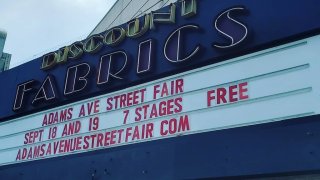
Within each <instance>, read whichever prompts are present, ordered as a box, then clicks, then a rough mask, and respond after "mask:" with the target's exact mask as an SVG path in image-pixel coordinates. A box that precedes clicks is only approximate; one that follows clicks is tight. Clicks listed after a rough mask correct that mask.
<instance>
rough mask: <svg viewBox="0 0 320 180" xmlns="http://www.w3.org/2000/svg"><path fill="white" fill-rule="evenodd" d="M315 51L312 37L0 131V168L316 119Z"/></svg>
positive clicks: (7, 124) (1, 126) (21, 121)
mask: <svg viewBox="0 0 320 180" xmlns="http://www.w3.org/2000/svg"><path fill="white" fill-rule="evenodd" d="M319 44H320V41H319V37H314V38H311V39H308V40H304V41H299V42H295V43H292V44H289V45H286V46H282V47H277V48H274V49H269V50H266V51H262V52H258V53H255V54H250V55H248V56H245V57H240V58H236V59H232V60H229V61H226V62H223V63H219V64H216V65H211V66H207V67H204V68H200V69H197V70H193V71H187V72H185V73H181V74H177V75H174V76H169V77H167V78H162V79H159V80H156V81H152V82H148V83H146V84H141V85H139V86H134V87H130V88H127V89H123V90H120V91H117V92H113V93H109V94H106V95H102V96H98V97H93V98H90V99H87V100H84V101H80V102H76V103H71V104H68V105H65V106H62V107H57V108H54V109H50V110H47V111H44V112H39V113H37V114H33V115H29V116H26V117H21V118H18V119H15V120H13V121H10V122H4V123H1V124H0V137H1V138H0V144H1V147H0V164H1V165H4V164H12V163H20V162H25V161H33V160H39V159H44V158H51V157H57V156H62V155H69V154H74V153H82V152H88V151H92V150H97V149H102V148H111V147H117V146H123V145H128V144H132V143H139V142H145V141H151V140H159V139H164V138H171V137H177V136H181V135H188V134H195V133H201V132H207V131H213V130H220V129H225V128H233V127H239V126H247V125H252V124H257V123H266V122H270V121H279V120H285V119H290V118H293V117H300V116H308V115H312V114H315V113H320V111H319V107H320V106H319V103H318V102H317V101H316V96H317V95H319V92H318V91H317V92H314V91H313V89H318V88H319V87H320V86H319V85H318V84H316V83H314V81H312V80H311V79H312V78H311V77H313V76H314V75H315V73H316V72H317V71H311V70H312V69H319V68H320V63H318V61H317V57H318V55H319V54H315V53H314V52H315V51H314V50H315V48H317V47H318V45H319ZM305 59H308V61H306V60H305ZM260 64H263V66H260ZM247 67H253V69H252V70H251V71H244V70H245V69H246V68H247ZM230 71H232V72H233V73H228V72H230ZM208 77H210V78H208ZM288 107H290V108H288ZM266 109H267V110H268V111H267V112H266V111H265V110H266ZM278 109H281V111H279V110H278Z"/></svg>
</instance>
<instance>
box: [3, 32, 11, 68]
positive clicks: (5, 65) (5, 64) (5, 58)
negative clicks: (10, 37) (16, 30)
mask: <svg viewBox="0 0 320 180" xmlns="http://www.w3.org/2000/svg"><path fill="white" fill-rule="evenodd" d="M6 38H7V33H6V32H5V31H0V72H2V71H5V70H8V69H9V66H10V60H11V54H8V53H5V52H3V49H4V45H5V42H6Z"/></svg>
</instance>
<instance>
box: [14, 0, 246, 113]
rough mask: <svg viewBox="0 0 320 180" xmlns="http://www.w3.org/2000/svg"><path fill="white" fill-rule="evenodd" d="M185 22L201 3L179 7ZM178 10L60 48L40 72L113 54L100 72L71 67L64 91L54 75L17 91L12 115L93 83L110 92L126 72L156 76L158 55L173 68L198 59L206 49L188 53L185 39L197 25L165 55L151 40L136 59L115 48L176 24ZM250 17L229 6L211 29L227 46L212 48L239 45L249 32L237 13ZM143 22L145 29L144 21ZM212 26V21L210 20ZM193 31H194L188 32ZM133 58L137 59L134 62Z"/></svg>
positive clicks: (179, 31)
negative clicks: (88, 57)
mask: <svg viewBox="0 0 320 180" xmlns="http://www.w3.org/2000/svg"><path fill="white" fill-rule="evenodd" d="M180 7H181V17H182V18H185V19H189V18H192V17H195V16H196V15H197V1H196V0H183V1H182V2H181V6H180ZM176 8H177V7H176V5H175V4H171V5H170V7H169V9H168V11H167V12H152V13H150V14H147V15H145V16H144V17H142V18H140V19H139V18H137V19H134V20H132V21H129V22H128V23H127V25H126V28H124V27H114V28H112V29H110V30H107V31H106V32H104V33H101V34H96V35H93V36H91V37H89V38H88V39H86V40H84V41H82V42H75V43H73V44H71V45H70V46H67V47H64V48H61V49H59V50H58V51H56V52H51V53H49V54H46V55H44V56H43V59H42V65H41V70H43V71H46V72H47V71H50V70H52V69H53V68H54V67H56V66H57V65H59V64H61V65H63V64H65V63H67V62H68V61H72V60H75V59H79V58H81V57H82V56H84V55H85V54H95V53H98V52H99V51H100V50H101V49H102V48H110V52H108V53H106V54H103V55H102V56H101V57H100V61H99V63H98V67H97V68H96V69H95V68H92V66H91V65H90V64H88V63H87V62H80V63H79V64H76V65H73V66H71V67H68V69H67V71H66V75H65V80H64V85H63V88H61V87H60V88H57V87H58V86H57V83H56V82H55V78H54V76H52V75H47V77H46V78H45V79H44V80H43V82H42V83H41V86H40V87H38V86H39V85H37V84H39V83H38V80H29V81H27V82H24V83H21V84H19V85H18V86H17V90H16V96H15V100H14V103H13V110H14V111H20V110H22V109H23V108H24V107H25V106H28V104H26V103H25V100H24V99H26V97H28V98H32V103H31V104H32V105H33V106H37V104H45V103H48V102H52V101H58V100H59V96H58V95H59V94H60V96H61V95H63V96H65V97H69V96H73V95H76V94H80V93H84V92H86V90H88V88H89V86H88V83H89V82H90V83H92V82H95V85H96V86H97V87H101V86H103V87H106V86H108V85H109V84H112V83H113V82H114V81H119V80H125V79H126V77H125V75H126V72H127V71H128V70H127V69H130V68H132V67H133V68H134V69H135V72H136V74H137V75H139V77H140V78H143V75H145V74H148V73H152V66H153V65H154V58H153V57H154V56H155V53H163V56H164V57H165V59H161V61H168V62H170V63H171V64H172V66H174V64H179V63H183V62H186V61H192V60H195V59H196V57H197V56H198V55H199V54H200V53H199V52H201V51H202V50H204V48H202V45H201V44H195V45H193V47H192V48H189V49H187V50H186V49H185V48H184V44H183V41H184V38H187V37H188V36H194V35H196V33H201V30H202V29H201V28H202V27H200V26H199V25H197V24H193V23H192V24H191V23H188V24H184V25H182V26H180V27H178V28H176V29H175V30H174V31H172V32H171V33H170V34H167V38H166V39H165V41H164V44H163V52H155V49H156V46H159V44H157V43H156V40H155V39H153V38H148V39H146V40H143V41H141V42H140V43H139V45H138V52H137V54H136V55H132V54H128V52H127V51H126V49H116V48H117V46H119V45H120V44H121V43H122V42H123V41H125V40H126V39H127V40H128V41H130V40H135V39H139V38H142V37H143V36H144V35H145V34H146V33H148V31H154V30H155V29H156V27H157V26H160V24H161V23H171V24H174V23H176V14H177V13H176ZM244 12H246V9H245V8H244V7H240V6H239V7H231V8H228V9H227V10H224V11H222V12H220V14H219V15H218V16H217V18H216V19H214V21H213V22H214V23H213V24H212V33H218V34H220V36H222V37H224V38H225V39H226V42H224V44H223V43H213V45H212V48H216V49H228V48H233V47H236V46H238V45H239V44H241V43H242V42H243V41H244V40H245V39H246V38H247V35H248V28H247V27H246V26H245V25H244V23H242V22H240V21H239V20H236V18H237V16H238V14H239V13H240V14H241V13H244ZM141 19H143V20H144V23H143V24H141V22H140V20H141ZM208 20H209V21H210V19H208ZM189 32H192V34H191V33H189ZM132 56H135V57H136V58H132ZM129 62H131V63H132V62H136V65H130V66H129V65H128V64H129Z"/></svg>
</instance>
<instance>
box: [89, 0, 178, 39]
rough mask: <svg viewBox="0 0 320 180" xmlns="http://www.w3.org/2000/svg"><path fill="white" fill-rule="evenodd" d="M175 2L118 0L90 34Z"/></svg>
mask: <svg viewBox="0 0 320 180" xmlns="http://www.w3.org/2000/svg"><path fill="white" fill-rule="evenodd" d="M174 2H176V0H139V1H135V0H117V1H116V2H115V4H114V5H113V7H112V8H111V9H110V10H109V11H108V12H107V14H106V15H105V16H104V17H103V18H102V20H101V21H100V22H99V24H97V26H96V27H95V28H94V29H93V30H92V32H90V34H89V36H91V35H94V34H98V33H101V32H103V31H106V30H108V29H110V28H112V27H115V26H119V25H121V24H124V23H126V22H128V21H130V20H133V19H135V18H137V17H141V16H143V15H145V14H148V13H150V12H151V11H155V10H158V9H160V8H163V7H165V6H168V5H169V4H171V3H174Z"/></svg>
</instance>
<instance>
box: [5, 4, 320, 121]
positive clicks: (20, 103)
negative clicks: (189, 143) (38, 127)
mask: <svg viewBox="0 0 320 180" xmlns="http://www.w3.org/2000/svg"><path fill="white" fill-rule="evenodd" d="M277 3H278V5H277V6H276V7H274V6H273V5H272V3H271V2H270V3H265V4H264V7H263V8H261V7H258V6H259V5H257V3H255V2H254V1H248V2H246V3H245V4H235V3H231V2H220V3H218V4H216V3H215V1H211V0H201V1H196V0H183V1H181V2H180V1H179V2H177V3H175V4H171V5H170V6H168V7H165V8H163V9H160V10H158V11H155V12H152V13H150V14H147V15H145V16H143V17H140V18H138V19H134V20H131V21H129V22H128V23H126V24H124V25H121V26H118V27H114V28H111V29H108V30H106V31H105V32H103V33H101V34H96V35H93V36H91V37H89V38H87V39H85V40H83V41H80V42H75V43H73V44H71V45H70V46H66V47H63V48H61V49H59V50H57V51H55V52H51V53H49V54H46V55H44V56H43V57H40V58H38V59H36V60H34V61H31V62H29V63H26V64H24V65H22V66H19V67H17V68H14V69H12V70H10V72H6V73H2V74H1V75H0V81H1V82H6V84H5V88H2V89H1V93H0V99H1V101H0V107H1V109H0V119H1V120H2V121H5V120H9V119H13V118H17V117H20V116H23V115H27V114H31V113H35V112H38V111H39V110H45V109H50V108H54V107H57V106H61V105H64V104H67V103H72V102H75V101H79V100H83V99H86V98H90V97H93V96H97V95H102V94H106V93H111V92H114V91H117V90H120V89H123V88H128V87H131V86H134V85H138V84H141V83H145V82H148V81H150V80H155V79H159V78H162V77H165V76H169V75H173V74H176V73H180V72H184V71H187V70H191V69H195V68H199V67H202V66H205V65H209V64H213V63H217V62H220V61H223V60H226V59H228V58H232V57H236V56H239V55H241V54H242V55H243V54H247V53H249V52H254V51H256V50H259V48H261V47H270V46H272V44H273V43H274V42H275V41H278V40H279V39H281V40H283V41H284V42H285V41H287V40H290V38H293V37H294V36H295V35H297V34H299V33H300V34H301V33H302V32H304V33H305V34H307V33H312V32H315V31H316V30H317V29H319V26H318V24H317V23H313V22H310V23H307V24H303V26H296V25H295V24H294V23H292V24H291V21H290V22H288V23H287V24H286V27H284V26H283V24H282V23H273V22H272V21H274V19H277V21H279V22H283V21H287V20H286V19H285V17H283V16H276V15H275V14H270V13H269V16H266V13H261V11H262V10H268V9H272V10H273V11H277V12H280V11H281V10H283V9H285V11H286V14H287V15H288V16H290V17H292V18H293V19H304V20H306V21H307V20H308V19H316V18H317V17H318V15H317V13H316V12H317V10H315V11H313V10H312V8H315V7H317V4H318V3H319V2H318V1H312V2H311V1H310V2H308V3H313V4H314V5H312V6H309V5H308V3H306V4H303V5H301V4H300V3H298V2H296V1H295V2H292V3H291V5H290V7H292V8H288V7H287V4H286V3H284V2H277ZM295 7H299V8H307V9H308V11H309V12H310V13H306V14H297V13H296V8H295ZM310 8H311V9H310ZM208 9H210V10H208ZM270 16H275V17H272V18H270ZM298 16H299V17H298ZM270 27H272V30H273V32H272V33H269V34H268V32H270V30H268V29H270ZM283 29H286V31H283ZM302 34H303V33H302ZM26 69H27V70H28V73H24V72H25V70H26Z"/></svg>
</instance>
